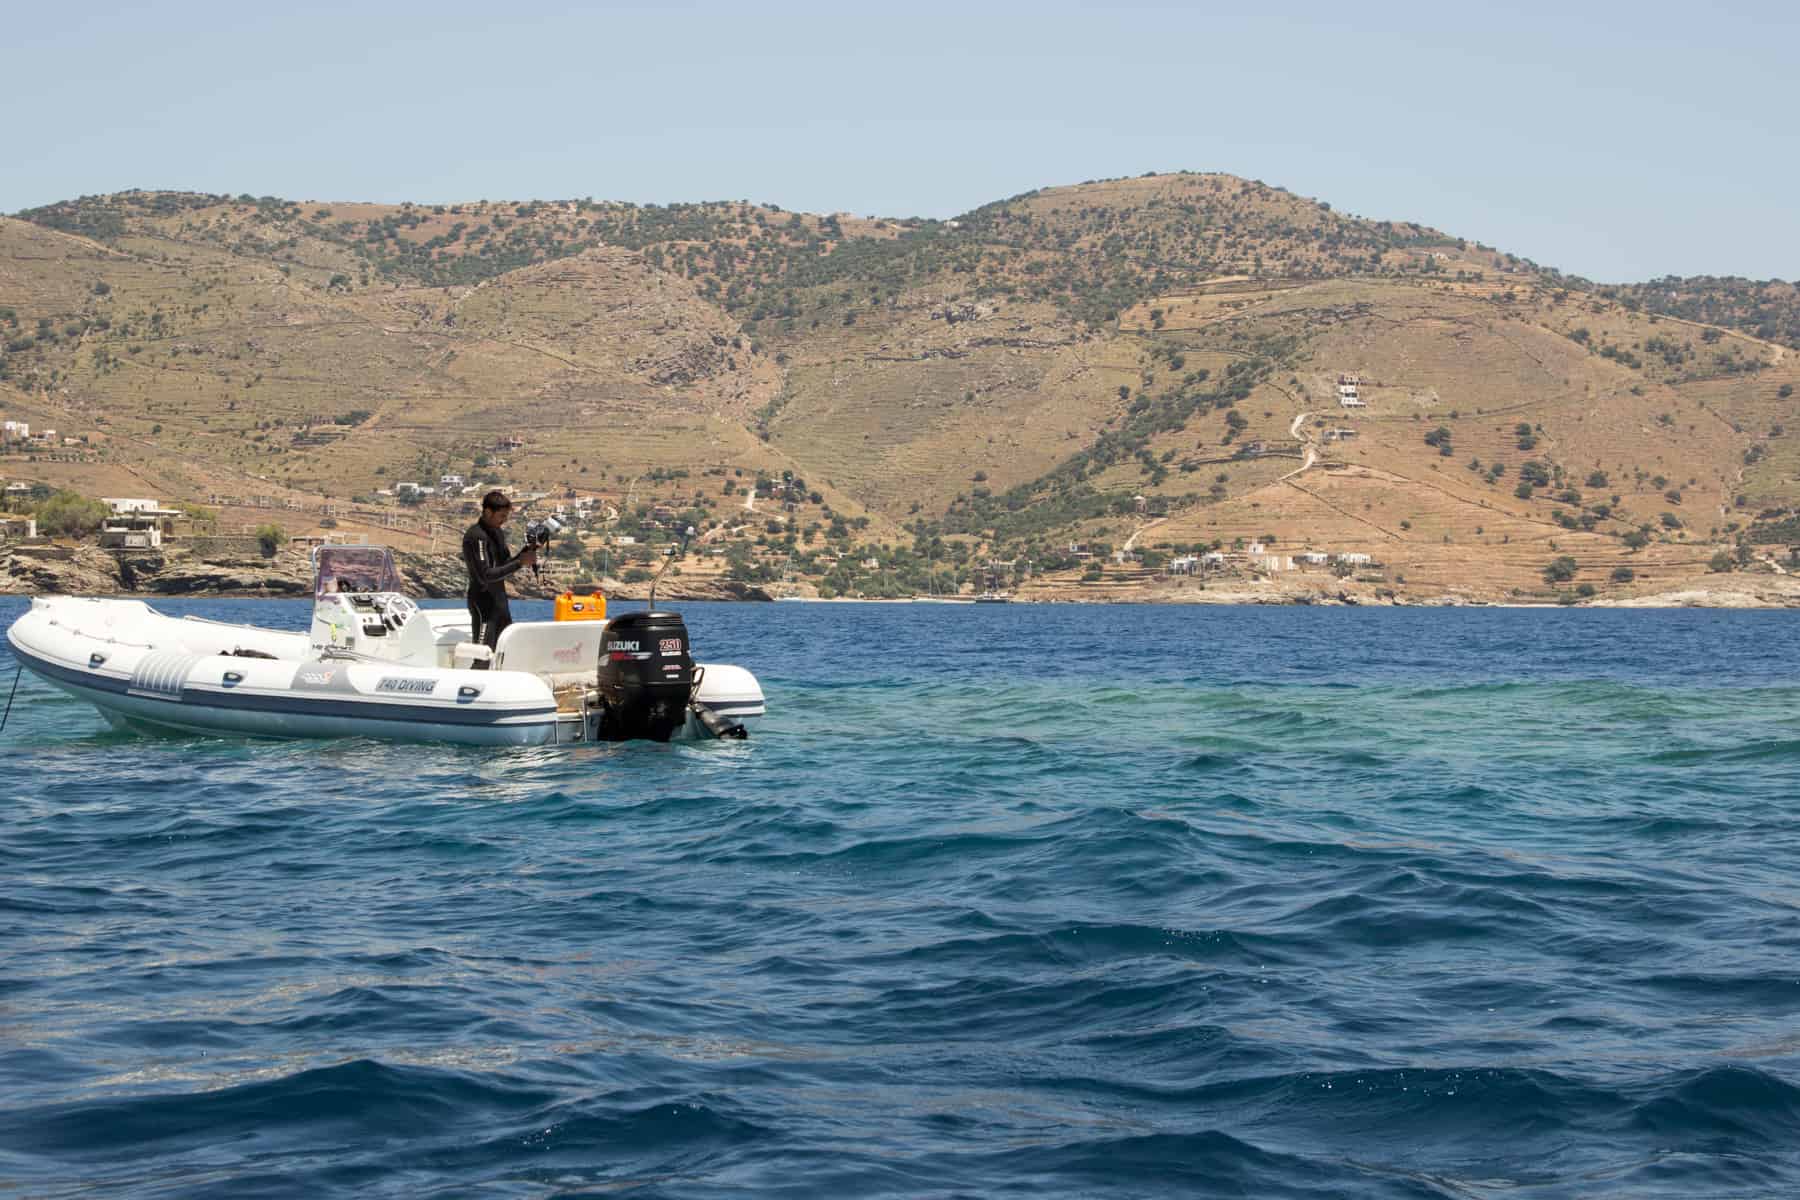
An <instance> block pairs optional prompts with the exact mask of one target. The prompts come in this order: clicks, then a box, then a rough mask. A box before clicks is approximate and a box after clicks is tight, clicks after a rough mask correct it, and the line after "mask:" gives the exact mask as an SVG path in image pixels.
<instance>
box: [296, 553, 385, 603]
mask: <svg viewBox="0 0 1800 1200" xmlns="http://www.w3.org/2000/svg"><path fill="white" fill-rule="evenodd" d="M405 590H406V584H405V582H404V581H403V580H402V579H401V578H400V572H399V571H397V570H395V569H394V553H393V551H391V550H389V549H388V548H387V547H386V546H320V547H319V549H318V551H317V552H316V554H315V556H314V558H313V599H314V600H317V599H319V598H321V597H323V596H327V595H330V594H331V593H333V592H404V591H405Z"/></svg>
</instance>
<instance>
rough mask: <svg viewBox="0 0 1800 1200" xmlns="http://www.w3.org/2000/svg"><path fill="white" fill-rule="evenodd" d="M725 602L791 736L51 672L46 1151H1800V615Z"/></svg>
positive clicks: (806, 1191)
mask: <svg viewBox="0 0 1800 1200" xmlns="http://www.w3.org/2000/svg"><path fill="white" fill-rule="evenodd" d="M164 607H165V608H166V609H167V610H169V611H176V612H190V611H191V612H198V613H201V614H204V615H208V616H214V617H223V618H225V619H236V620H256V621H260V622H262V623H266V624H280V625H283V626H285V627H289V628H301V627H303V625H304V622H305V619H306V608H305V607H304V606H303V605H299V604H288V603H277V602H228V601H212V602H196V603H191V604H168V605H166V606H164ZM541 607H542V606H535V607H534V606H530V605H522V606H521V608H522V609H524V610H526V611H527V612H531V611H535V608H541ZM22 608H23V603H22V602H18V601H7V602H5V603H4V605H0V620H3V621H7V622H10V620H11V618H12V616H13V615H15V614H16V613H17V612H18V611H21V610H22ZM684 611H685V612H686V613H687V615H688V618H689V623H690V626H691V628H692V629H693V632H694V637H695V640H696V643H697V646H698V648H699V651H700V654H701V657H703V658H708V657H710V658H715V659H718V660H720V661H736V662H740V663H742V664H744V665H746V666H748V667H750V668H751V669H752V670H754V671H755V672H756V673H757V674H758V676H759V677H760V678H761V679H762V681H763V684H764V687H765V690H766V691H767V692H768V694H769V698H770V706H771V711H770V716H769V717H768V719H767V720H766V721H765V722H764V724H763V725H762V726H761V727H760V728H759V729H758V730H757V733H756V735H755V737H754V739H753V740H752V741H750V742H749V743H747V744H729V745H728V744H712V745H703V746H694V745H688V746H676V747H657V746H649V745H627V746H617V747H613V746H608V747H569V748H562V749H540V750H530V751H503V752H496V751H492V750H476V749H468V748H454V747H442V746H428V745H400V744H389V743H381V742H374V741H353V742H332V743H327V742H312V743H279V742H248V741H227V740H208V739H157V738H145V737H134V736H128V735H120V734H115V733H112V732H109V731H107V730H106V728H105V726H104V724H103V723H102V721H101V720H100V718H99V717H98V715H97V714H96V713H95V712H94V711H93V710H92V709H91V708H88V707H87V706H85V705H83V704H81V703H79V702H76V701H73V700H71V699H68V698H66V697H63V696H62V695H61V694H60V693H56V692H54V691H52V690H51V689H49V688H48V687H47V686H45V685H43V684H39V683H36V682H34V681H33V680H32V679H31V677H29V676H27V677H26V679H25V681H24V683H23V684H21V686H20V691H19V697H18V700H17V702H16V705H15V708H14V711H13V714H12V718H11V724H10V725H9V726H8V728H7V730H6V732H5V734H4V735H3V736H0V753H3V754H4V756H5V767H6V773H5V792H4V799H3V802H0V1184H10V1185H11V1189H12V1190H13V1191H15V1192H17V1193H18V1194H24V1195H41V1196H74V1195H82V1196H86V1195H90V1194H106V1195H144V1196H164V1195H180V1196H219V1197H237V1196H245V1195H273V1196H282V1195H292V1196H305V1197H318V1196H333V1195H342V1196H370V1195H374V1196H407V1197H414V1196H451V1195H458V1196H460V1195H501V1196H550V1195H557V1196H563V1195H580V1194H596V1195H598V1194H605V1195H609V1196H610V1195H628V1196H643V1197H649V1196H658V1197H662V1196H669V1197H674V1196H681V1197H726V1196H732V1197H735V1196H742V1195H748V1194H756V1193H766V1194H771V1195H781V1196H787V1195H795V1196H800V1195H816V1196H869V1195H882V1196H889V1195H892V1196H1002V1195H1025V1196H1033V1197H1039V1196H1052V1195H1054V1196H1140V1195H1143V1196H1150V1195H1220V1196H1233V1195H1238V1196H1255V1197H1283V1196H1308V1197H1326V1196H1330V1197H1339V1196H1346V1197H1371V1198H1373V1197H1426V1196H1442V1197H1459V1198H1462V1197H1486V1196H1496V1197H1497V1196H1505V1197H1547V1196H1583V1197H1585V1196H1604V1195H1618V1196H1633V1197H1639V1196H1680V1197H1684V1198H1691V1197H1696V1196H1724V1195H1730V1196H1791V1195H1794V1194H1796V1193H1800V883H1797V882H1796V871H1797V869H1800V815H1797V812H1796V809H1797V804H1796V797H1797V794H1800V680H1797V679H1796V678H1795V664H1796V662H1797V661H1800V655H1797V653H1796V652H1797V651H1800V616H1796V615H1792V614H1787V613H1761V612H1751V613H1721V612H1697V611H1673V612H1665V611H1652V612H1608V611H1600V610H1533V611H1519V610H1492V609H1490V610H1379V611H1375V610H1357V609H1280V608H1276V609H1268V608H1262V609H1221V608H1136V607H1109V608H1093V607H1078V606H1067V607H1063V606H1056V607H1039V606H1011V607H1000V606H994V607H980V608H976V607H961V606H958V607H947V606H937V605H915V606H876V605H801V604H781V605H760V606H753V605H735V606H734V605H701V604H694V605H686V606H684ZM5 665H6V666H7V667H10V666H11V660H10V658H8V659H6V660H5ZM10 676H11V672H10V670H8V671H7V672H6V675H5V676H4V677H0V685H3V684H4V683H9V682H10Z"/></svg>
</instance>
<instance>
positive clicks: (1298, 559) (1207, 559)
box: [1168, 542, 1375, 575]
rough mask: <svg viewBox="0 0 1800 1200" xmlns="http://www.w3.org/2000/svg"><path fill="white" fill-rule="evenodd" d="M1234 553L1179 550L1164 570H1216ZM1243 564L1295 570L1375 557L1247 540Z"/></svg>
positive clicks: (1266, 569) (1357, 562)
mask: <svg viewBox="0 0 1800 1200" xmlns="http://www.w3.org/2000/svg"><path fill="white" fill-rule="evenodd" d="M1234 557H1236V556H1235V555H1231V554H1227V553H1225V552H1224V551H1222V550H1212V551H1208V552H1207V553H1205V554H1183V555H1182V556H1180V557H1179V558H1173V559H1170V560H1169V566H1168V572H1169V574H1171V575H1199V574H1202V573H1203V572H1206V571H1216V570H1218V569H1219V568H1221V567H1223V566H1225V565H1226V564H1227V563H1228V562H1230V561H1231V560H1232V558H1234ZM1243 560H1244V564H1245V565H1246V566H1248V567H1249V568H1250V569H1251V570H1252V571H1262V572H1265V573H1272V572H1275V571H1297V570H1300V569H1302V568H1305V567H1328V566H1333V565H1336V566H1340V567H1366V566H1370V565H1372V564H1373V563H1374V561H1375V557H1374V555H1371V554H1363V553H1360V552H1354V551H1352V552H1344V553H1339V554H1332V553H1328V552H1326V551H1324V550H1303V551H1301V552H1300V553H1299V554H1275V553H1273V552H1271V551H1270V550H1269V548H1268V547H1267V546H1265V545H1263V543H1261V542H1251V543H1250V544H1249V545H1247V546H1245V547H1244V550H1243Z"/></svg>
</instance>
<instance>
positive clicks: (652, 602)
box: [644, 525, 694, 612]
mask: <svg viewBox="0 0 1800 1200" xmlns="http://www.w3.org/2000/svg"><path fill="white" fill-rule="evenodd" d="M693 536H694V527H693V526H692V525H689V526H688V527H687V529H686V531H685V532H683V533H682V535H681V548H680V549H678V550H674V551H671V552H670V554H669V557H667V558H665V559H663V565H662V566H661V567H659V568H657V571H656V578H655V579H652V580H651V581H650V598H649V599H648V600H646V601H644V611H645V612H649V611H650V610H651V609H653V608H655V607H656V585H657V584H659V583H661V582H662V577H663V572H664V571H666V570H668V569H669V564H670V563H672V562H674V561H675V560H676V559H677V558H680V557H682V556H683V555H685V554H686V553H687V544H688V539H689V538H691V537H693Z"/></svg>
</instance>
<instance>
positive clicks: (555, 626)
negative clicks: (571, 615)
mask: <svg viewBox="0 0 1800 1200" xmlns="http://www.w3.org/2000/svg"><path fill="white" fill-rule="evenodd" d="M604 628H605V625H604V623H603V622H600V621H516V622H514V623H513V624H511V625H508V626H507V627H506V628H505V629H503V630H501V632H500V641H499V643H498V644H496V645H495V647H494V669H495V670H496V671H529V672H531V673H532V674H533V675H540V676H543V677H544V678H545V679H548V680H549V681H550V684H551V686H552V687H556V686H559V685H560V684H563V683H578V682H581V681H583V680H592V679H593V678H594V677H595V674H596V672H597V671H598V670H599V667H600V631H601V630H602V629H604Z"/></svg>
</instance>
